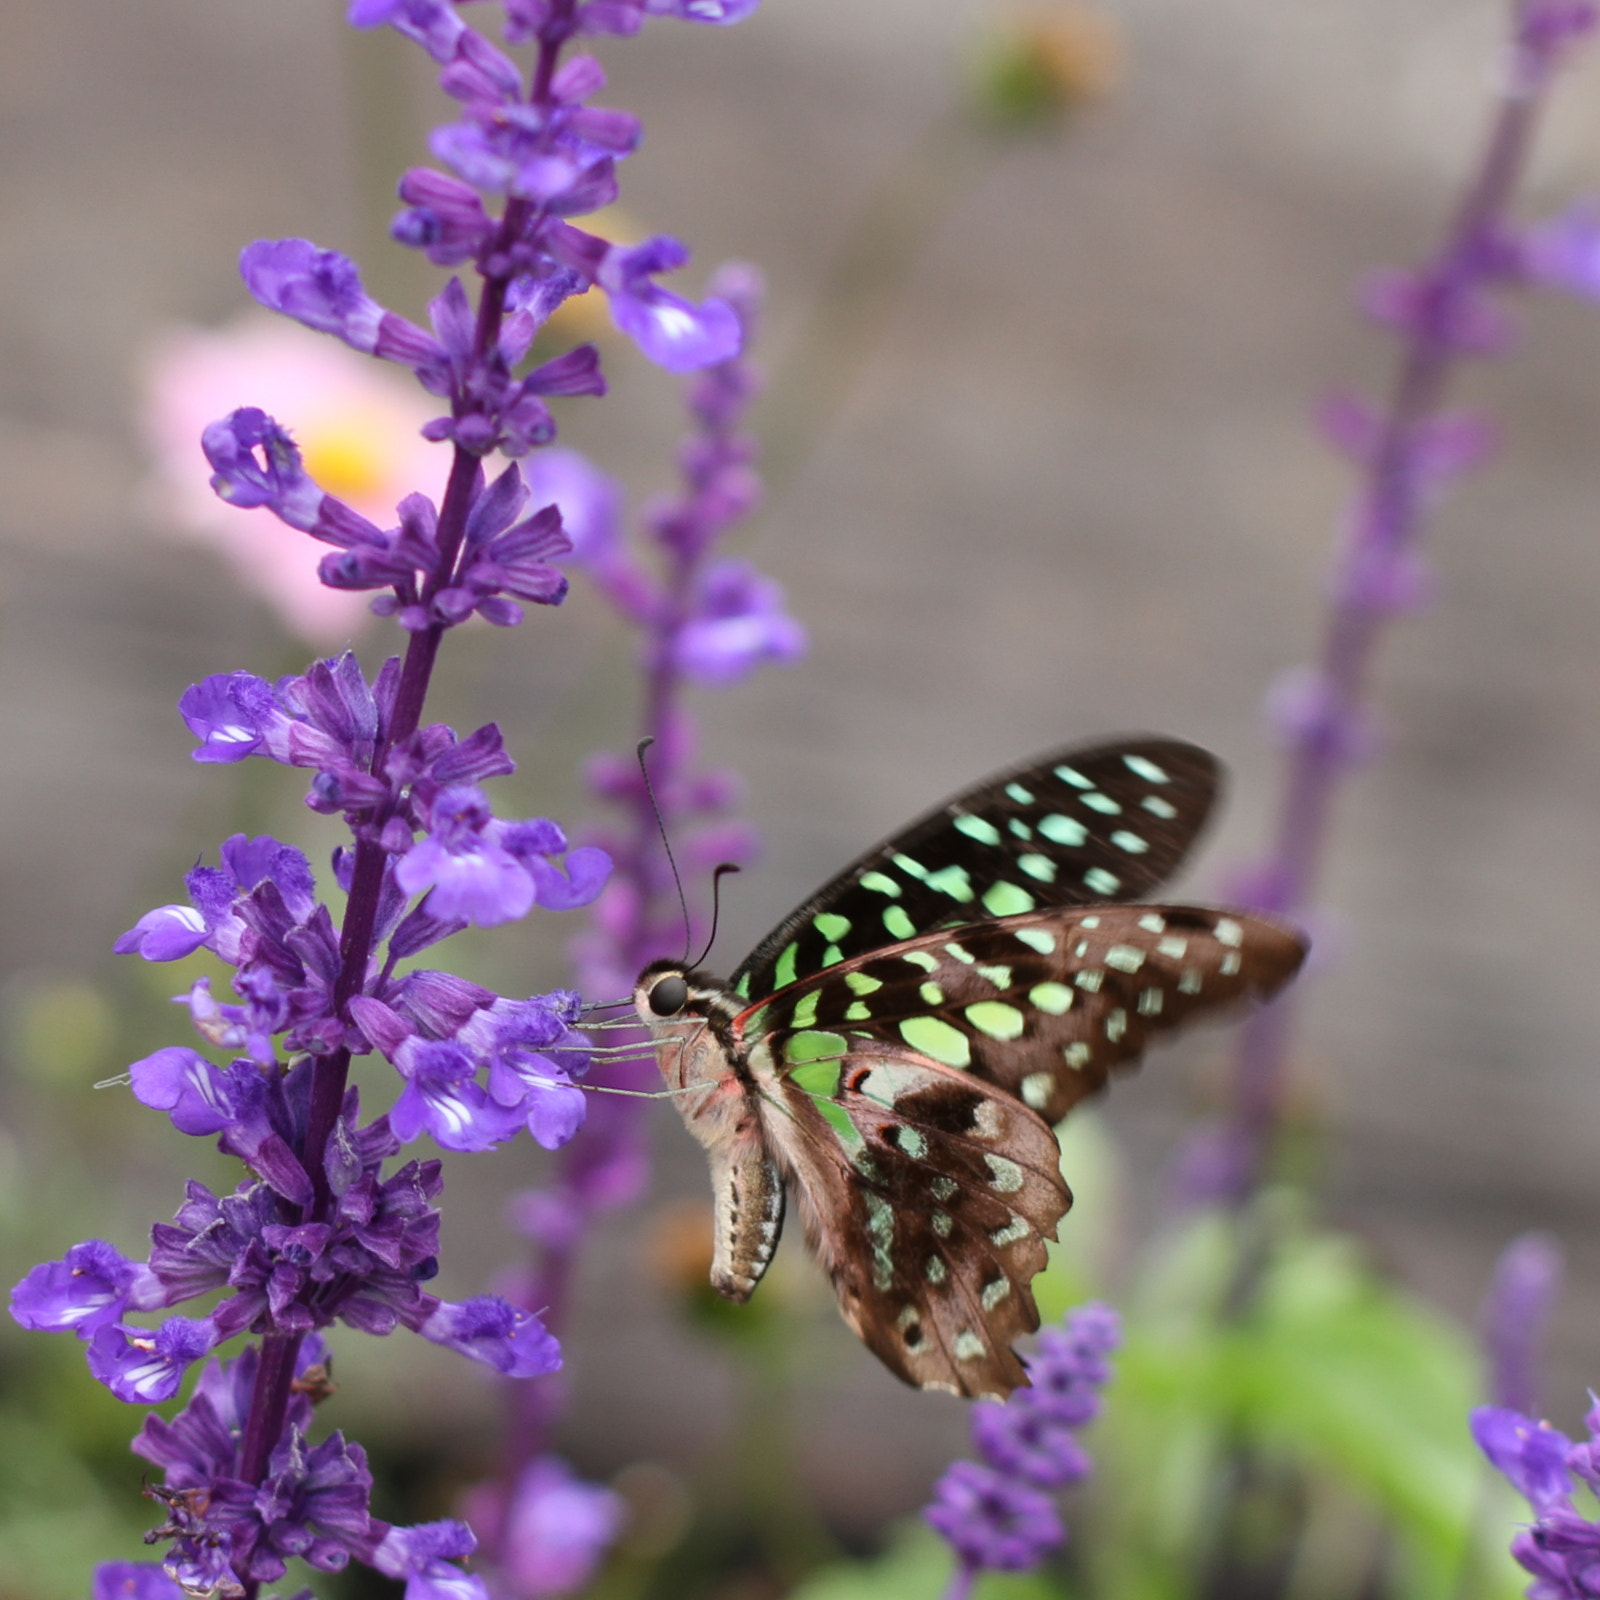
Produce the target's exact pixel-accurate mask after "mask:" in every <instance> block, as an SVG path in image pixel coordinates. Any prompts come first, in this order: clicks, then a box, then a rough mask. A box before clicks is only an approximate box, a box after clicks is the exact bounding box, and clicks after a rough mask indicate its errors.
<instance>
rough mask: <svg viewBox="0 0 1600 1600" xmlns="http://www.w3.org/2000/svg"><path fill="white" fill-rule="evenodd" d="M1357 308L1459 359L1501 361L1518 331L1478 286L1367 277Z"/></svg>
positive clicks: (1395, 273) (1397, 274)
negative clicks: (1449, 351)
mask: <svg viewBox="0 0 1600 1600" xmlns="http://www.w3.org/2000/svg"><path fill="white" fill-rule="evenodd" d="M1361 305H1362V309H1363V310H1365V311H1366V313H1367V315H1368V316H1369V317H1371V318H1372V319H1373V320H1374V321H1375V322H1381V323H1384V324H1386V325H1387V326H1389V327H1391V328H1396V329H1398V330H1399V331H1400V332H1401V333H1403V334H1407V335H1409V336H1411V337H1414V338H1420V339H1426V340H1428V341H1429V342H1431V343H1434V344H1437V345H1440V346H1442V347H1443V348H1444V349H1447V350H1452V351H1455V352H1457V353H1459V354H1461V355H1473V356H1496V355H1501V354H1503V353H1504V352H1505V351H1506V349H1507V348H1508V347H1509V346H1510V344H1511V340H1512V337H1513V335H1514V333H1515V331H1516V324H1515V322H1514V321H1513V320H1512V317H1511V313H1510V312H1508V311H1506V310H1505V309H1504V308H1503V307H1502V306H1500V305H1498V304H1496V303H1495V301H1493V300H1492V299H1490V298H1489V295H1488V293H1487V291H1486V290H1484V289H1483V288H1481V287H1479V286H1478V285H1477V284H1476V283H1459V282H1456V281H1454V280H1441V279H1437V278H1433V277H1429V276H1427V275H1425V274H1419V273H1414V272H1404V271H1400V270H1397V269H1389V270H1387V271H1383V272H1374V273H1372V274H1370V275H1369V276H1368V278H1367V281H1366V282H1365V284H1364V285H1363V286H1362V289H1361Z"/></svg>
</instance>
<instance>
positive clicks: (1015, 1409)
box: [972, 1389, 1093, 1489]
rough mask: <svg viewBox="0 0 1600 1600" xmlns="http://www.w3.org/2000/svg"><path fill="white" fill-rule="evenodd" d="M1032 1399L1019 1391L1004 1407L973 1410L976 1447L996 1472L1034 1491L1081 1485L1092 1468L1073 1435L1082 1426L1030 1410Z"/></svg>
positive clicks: (1042, 1410) (1038, 1408)
mask: <svg viewBox="0 0 1600 1600" xmlns="http://www.w3.org/2000/svg"><path fill="white" fill-rule="evenodd" d="M1030 1394H1031V1391H1030V1390H1027V1389H1019V1390H1018V1391H1017V1393H1016V1394H1015V1395H1014V1396H1013V1397H1012V1398H1011V1399H1010V1400H1008V1401H1007V1402H1006V1403H1005V1404H1004V1405H1001V1404H999V1403H998V1402H996V1401H993V1400H985V1401H982V1402H980V1403H979V1404H978V1405H975V1406H974V1407H973V1408H972V1438H973V1442H974V1443H975V1444H976V1445H977V1447H978V1449H979V1450H980V1451H981V1452H982V1454H983V1456H984V1458H985V1459H986V1460H987V1461H988V1462H989V1464H990V1466H992V1467H993V1468H994V1469H995V1470H996V1471H997V1472H1004V1473H1007V1474H1009V1475H1010V1476H1011V1477H1013V1478H1019V1479H1021V1480H1022V1482H1024V1483H1031V1484H1032V1485H1033V1486H1034V1487H1035V1488H1036V1489H1062V1488H1065V1487H1066V1486H1067V1485H1068V1484H1072V1483H1081V1482H1082V1481H1083V1479H1085V1478H1087V1477H1088V1476H1089V1473H1090V1471H1091V1470H1092V1468H1093V1463H1092V1462H1091V1461H1090V1460H1089V1455H1088V1452H1087V1451H1086V1450H1085V1449H1084V1448H1083V1446H1082V1445H1081V1444H1079V1443H1078V1440H1077V1437H1076V1435H1075V1433H1074V1431H1073V1430H1074V1428H1076V1427H1077V1426H1079V1424H1078V1423H1077V1422H1076V1421H1068V1420H1067V1419H1066V1418H1065V1417H1062V1416H1059V1415H1053V1414H1052V1413H1051V1411H1050V1410H1049V1409H1048V1408H1047V1407H1042V1406H1039V1405H1037V1404H1033V1405H1030V1404H1029V1403H1028V1401H1029V1397H1030ZM1084 1420H1087V1419H1084Z"/></svg>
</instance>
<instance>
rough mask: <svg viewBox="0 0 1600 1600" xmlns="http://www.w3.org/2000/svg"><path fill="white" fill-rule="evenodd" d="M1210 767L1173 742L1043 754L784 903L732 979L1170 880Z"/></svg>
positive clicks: (769, 976) (761, 987)
mask: <svg viewBox="0 0 1600 1600" xmlns="http://www.w3.org/2000/svg"><path fill="white" fill-rule="evenodd" d="M1217 781H1218V774H1217V764H1216V761H1215V760H1214V759H1213V758H1212V757H1211V756H1210V755H1208V754H1207V753H1206V752H1205V751H1204V750H1201V749H1199V748H1198V747H1197V746H1195V745H1192V744H1182V743H1180V742H1178V741H1177V740H1175V739H1126V740H1119V741H1117V742H1116V743H1112V744H1102V745H1095V746H1092V747H1090V748H1088V749H1076V748H1066V749H1061V750H1054V751H1050V752H1049V753H1047V754H1045V755H1042V756H1038V757H1036V758H1035V759H1034V760H1032V761H1028V762H1023V763H1022V764H1020V765H1018V766H1016V767H1013V768H1011V769H1009V770H1007V771H1005V772H1000V773H996V774H995V775H994V776H993V777H992V778H989V779H988V780H987V781H986V782H984V783H981V784H979V785H977V786H976V787H975V788H972V789H968V790H966V791H965V792H964V793H962V794H959V795H955V796H953V797H952V798H951V799H949V800H947V801H945V802H944V804H943V805H940V806H936V807H935V808H934V809H933V810H932V811H929V812H928V813H927V814H926V815H925V816H922V817H919V818H918V819H917V820H916V821H915V822H913V823H911V824H910V825H909V826H908V827H905V828H902V829H901V830H900V831H899V832H898V833H896V834H895V835H894V836H893V837H892V838H890V839H887V840H885V841H884V842H883V843H882V844H880V845H877V846H876V847H875V848H873V849H871V850H869V851H867V853H866V854H865V855H863V856H861V857H860V858H859V859H858V860H857V861H855V862H853V863H852V864H851V865H850V866H848V867H846V868H845V869H844V871H843V872H841V873H839V874H838V876H837V877H835V878H833V879H832V880H830V881H829V882H828V883H827V884H825V885H824V886H823V887H822V888H821V889H819V890H818V891H817V892H816V894H814V895H812V897H811V898H810V899H809V900H807V901H806V903H805V904H804V905H802V906H800V907H799V908H798V909H797V910H795V911H794V912H792V913H791V914H790V915H789V916H788V917H786V918H785V919H784V920H783V922H781V923H780V924H779V925H778V926H777V927H776V928H774V929H773V931H772V932H771V933H770V934H768V935H767V937H766V938H765V939H763V940H762V941H761V943H760V944H758V945H757V946H756V948H755V949H754V951H752V952H751V954H750V956H749V958H748V959H747V960H746V961H745V962H744V963H743V965H741V966H740V968H739V970H738V971H737V972H736V973H735V974H734V976H733V988H734V991H735V993H737V994H740V995H745V996H748V997H751V998H754V997H757V996H760V995H763V994H770V993H772V991H773V990H774V989H779V988H782V987H783V986H784V985H785V984H789V983H793V982H794V981H795V979H796V978H803V977H805V976H806V975H807V974H808V973H812V972H816V971H819V970H820V969H821V968H823V967H827V966H832V965H833V964H834V963H835V962H838V961H841V960H843V959H845V958H846V957H849V956H856V955H863V954H865V953H866V952H867V951H869V950H875V949H878V948H880V947H881V946H883V945H885V944H891V943H894V942H895V941H897V940H901V939H910V938H913V937H915V936H916V935H917V934H919V933H923V932H926V931H927V930H928V929H929V928H934V927H939V926H949V925H954V924H957V923H966V922H974V921H977V920H978V919H980V918H985V917H1002V916H1009V915H1014V914H1016V913H1018V912H1023V911H1031V910H1034V909H1036V908H1038V907H1044V906H1075V905H1092V904H1098V903H1100V902H1103V901H1108V900H1110V901H1120V900H1131V899H1134V898H1135V897H1137V896H1139V895H1142V894H1146V893H1148V892H1149V891H1150V890H1151V889H1153V888H1154V887H1155V886H1156V885H1157V884H1159V883H1161V882H1163V881H1164V880H1165V879H1166V878H1168V877H1170V876H1171V875H1172V873H1173V872H1174V871H1175V870H1176V869H1177V867H1178V865H1179V863H1180V862H1181V861H1182V860H1183V858H1184V856H1185V855H1186V854H1187V853H1188V851H1189V848H1190V846H1191V845H1192V844H1193V843H1194V841H1195V838H1196V836H1197V835H1198V834H1199V832H1200V829H1201V828H1202V827H1203V826H1204V824H1205V820H1206V817H1207V816H1208V815H1209V813H1210V811H1211V806H1212V803H1213V801H1214V800H1215V798H1216V791H1217Z"/></svg>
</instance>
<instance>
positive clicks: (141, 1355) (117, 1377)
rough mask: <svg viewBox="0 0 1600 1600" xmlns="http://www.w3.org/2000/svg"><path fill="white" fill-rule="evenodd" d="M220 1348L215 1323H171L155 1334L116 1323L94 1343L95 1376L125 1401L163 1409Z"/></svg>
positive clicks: (170, 1320) (92, 1367)
mask: <svg viewBox="0 0 1600 1600" xmlns="http://www.w3.org/2000/svg"><path fill="white" fill-rule="evenodd" d="M216 1342H217V1329H216V1325H215V1324H214V1323H213V1322H212V1321H211V1319H210V1318H209V1317H208V1318H204V1319H202V1320H200V1321H196V1320H194V1319H193V1318H191V1317H168V1318H167V1320H166V1321H165V1322H163V1323H162V1324H161V1326H160V1327H159V1328H157V1329H155V1330H154V1331H153V1332H152V1331H151V1330H150V1329H148V1328H132V1327H129V1326H128V1325H127V1324H126V1323H122V1322H119V1323H112V1324H108V1325H107V1326H105V1327H102V1328H100V1329H98V1330H97V1331H96V1333H95V1335H94V1337H93V1338H92V1339H91V1340H90V1341H89V1370H90V1372H92V1373H93V1374H94V1375H95V1377H96V1378H98V1379H99V1380H100V1382H101V1383H103V1384H104V1385H105V1386H106V1387H107V1388H108V1389H109V1390H110V1391H111V1392H112V1394H114V1395H115V1396H116V1397H117V1398H118V1399H119V1400H126V1401H127V1402H128V1403H129V1404H130V1405H159V1404H160V1403H161V1402H162V1401H163V1400H170V1399H171V1398H172V1397H173V1395H175V1394H176V1393H177V1392H178V1389H179V1387H180V1386H181V1385H182V1383H183V1376H184V1373H185V1372H186V1371H187V1370H188V1369H189V1368H190V1367H191V1366H192V1365H193V1364H194V1363H195V1362H196V1361H198V1360H199V1359H200V1357H201V1356H203V1355H205V1353H206V1352H207V1351H208V1350H210V1349H211V1347H212V1346H213V1345H214V1344H215V1343H216Z"/></svg>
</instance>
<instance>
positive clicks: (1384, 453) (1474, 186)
mask: <svg viewBox="0 0 1600 1600" xmlns="http://www.w3.org/2000/svg"><path fill="white" fill-rule="evenodd" d="M1534 3H1536V0H1534ZM1532 9H1533V5H1532V4H1529V5H1527V6H1519V7H1518V9H1517V18H1516V20H1517V24H1518V26H1519V28H1520V27H1521V26H1522V25H1523V24H1524V22H1525V21H1526V18H1527V15H1528V14H1529V13H1530V12H1531V10H1532ZM1555 55H1556V52H1555V51H1554V50H1553V49H1546V50H1545V51H1544V52H1543V53H1541V52H1540V51H1539V50H1538V49H1537V48H1536V47H1535V46H1534V45H1531V44H1528V43H1526V42H1523V43H1522V44H1521V45H1520V48H1519V50H1518V52H1517V55H1516V58H1515V61H1514V64H1513V68H1512V71H1511V72H1510V74H1509V76H1508V82H1507V84H1506V87H1505V88H1504V90H1503V91H1502V94H1501V98H1500V102H1499V105H1498V107H1497V110H1496V113H1495V117H1494V121H1493V124H1492V126H1491V130H1490V135H1489V139H1488V144H1487V147H1486V149H1485V153H1484V157H1483V160H1482V162H1481V163H1480V165H1479V168H1478V171H1477V174H1476V176H1475V178H1474V179H1473V181H1472V183H1471V185H1470V186H1469V188H1468V190H1467V193H1466V195H1465V197H1464V198H1463V200H1462V202H1461V204H1460V206H1459V207H1458V209H1457V212H1456V216H1455V220H1454V222H1453V224H1452V226H1451V228H1450V230H1449V232H1448V234H1447V235H1446V239H1445V242H1444V244H1443V246H1442V248H1441V249H1440V251H1439V253H1438V255H1437V256H1436V257H1435V259H1434V261H1433V263H1432V264H1431V265H1430V266H1429V267H1427V268H1426V269H1425V270H1424V271H1423V272H1422V273H1421V274H1420V275H1419V278H1418V280H1417V281H1418V291H1419V300H1420V301H1421V302H1422V303H1423V304H1424V306H1425V310H1424V311H1423V312H1422V313H1421V314H1420V315H1419V316H1418V317H1417V318H1416V319H1415V321H1414V323H1413V325H1412V327H1411V328H1410V330H1409V332H1408V334H1407V346H1406V349H1405V353H1404V357H1403V360H1402V362H1401V366H1400V371H1399V374H1398V376H1397V378H1396V380H1395V384H1394V388H1393V391H1392V396H1391V399H1390V402H1389V406H1388V410H1387V412H1386V414H1385V416H1384V418H1383V421H1382V424H1381V427H1380V429H1379V432H1378V436H1377V440H1376V442H1375V445H1374V447H1373V449H1372V451H1371V453H1370V459H1369V462H1368V465H1367V467H1366V474H1365V482H1364V484H1363V487H1362V489H1361V491H1360V492H1359V494H1358V496H1357V499H1356V504H1355V512H1356V517H1355V521H1354V526H1356V527H1357V528H1358V529H1359V530H1360V533H1359V535H1358V537H1357V538H1356V539H1355V540H1353V541H1352V546H1353V547H1352V552H1351V558H1350V570H1349V571H1347V572H1345V573H1342V574H1340V581H1339V582H1338V584H1337V592H1336V595H1335V599H1334V602H1333V606H1332V609H1331V611H1330V613H1329V617H1328V621H1327V625H1326V629H1325V632H1324V635H1323V642H1322V649H1321V652H1320V655H1319V658H1318V664H1317V668H1316V675H1315V679H1314V682H1315V684H1316V693H1317V696H1318V708H1317V714H1316V715H1315V717H1313V718H1308V719H1307V721H1306V724H1305V725H1304V726H1303V727H1302V728H1299V729H1297V730H1296V731H1295V733H1294V735H1293V738H1292V743H1291V748H1290V754H1289V768H1288V776H1287V780H1286V782H1285V786H1284V791H1283V802H1282V807H1281V810H1280V812H1279V819H1278V825H1277V833H1276V839H1275V842H1274V846H1273V849H1272V852H1271V854H1270V856H1269V857H1268V859H1267V862H1266V864H1265V866H1264V868H1263V869H1262V871H1261V874H1260V877H1259V880H1258V882H1259V885H1260V888H1259V890H1258V892H1257V893H1256V894H1255V896H1254V897H1253V900H1254V904H1255V905H1257V906H1258V907H1259V908H1260V909H1262V910H1266V911H1271V912H1276V913H1279V914H1282V915H1285V916H1289V917H1295V916H1298V915H1300V914H1302V913H1303V912H1304V910H1305V909H1306V907H1307V906H1308V904H1309V903H1310V898H1311V893H1312V890H1313V886H1314V884H1315V882H1316V878H1317V874H1318V871H1319V869H1320V867H1321V863H1322V858H1323V855H1324V852H1325V849H1326V846H1327V840H1328V834H1329V830H1330V826H1331V818H1332V811H1333V802H1334V798H1335V795H1336V793H1337V791H1338V789H1339V787H1340V784H1341V781H1342V779H1343V778H1344V776H1345V773H1346V772H1347V771H1348V769H1349V768H1350V766H1351V761H1352V750H1351V746H1352V744H1353V742H1354V738H1355V736H1356V734H1357V732H1358V729H1359V727H1360V723H1361V720H1362V708H1363V705H1364V703H1365V701H1366V698H1367V695H1368V692H1369V685H1370V677H1371V669H1372V662H1373V657H1374V654H1375V652H1376V649H1377V645H1378V642H1379V640H1380V639H1381V637H1382V636H1383V632H1384V625H1385V623H1386V622H1387V620H1388V614H1389V608H1388V607H1386V606H1384V605H1381V604H1379V603H1376V602H1375V601H1374V600H1373V599H1372V598H1371V596H1370V595H1369V594H1367V593H1364V592H1363V589H1362V585H1361V583H1360V581H1359V573H1358V571H1357V570H1356V569H1357V567H1358V565H1359V564H1361V563H1371V562H1373V561H1374V559H1375V558H1376V559H1377V560H1378V561H1380V562H1384V563H1388V564H1392V563H1394V562H1395V561H1396V560H1400V559H1404V558H1405V557H1406V556H1408V555H1409V554H1410V553H1411V552H1412V551H1413V550H1414V549H1415V547H1416V546H1417V544H1418V543H1419V542H1420V539H1421V535H1422V532H1423V528H1424V511H1425V508H1426V497H1425V495H1424V493H1423V492H1422V491H1423V490H1424V488H1425V484H1424V481H1423V474H1422V469H1421V462H1420V460H1419V450H1420V441H1421V439H1422V436H1423V432H1424V428H1423V424H1424V423H1425V421H1426V419H1427V418H1428V417H1429V416H1430V415H1432V414H1433V413H1434V412H1436V411H1437V410H1438V409H1439V406H1440V403H1441V401H1442V399H1443V397H1444V394H1445V390H1446V387H1447V385H1448V383H1449V380H1450V378H1451V377H1452V375H1453V373H1454V369H1455V367H1456V365H1457V363H1458V362H1459V361H1460V359H1461V357H1462V354H1463V351H1462V349H1461V347H1460V344H1459V342H1458V341H1457V340H1454V339H1452V337H1451V335H1450V330H1451V328H1452V326H1453V325H1454V324H1455V323H1456V322H1457V320H1458V318H1459V316H1460V314H1461V313H1462V312H1463V310H1464V308H1466V307H1467V306H1468V304H1469V302H1470V301H1471V300H1472V299H1473V298H1474V297H1475V296H1477V295H1479V294H1480V293H1481V292H1482V290H1483V289H1484V287H1485V286H1486V285H1487V284H1489V283H1491V282H1493V281H1495V280H1496V279H1497V278H1500V277H1502V276H1503V275H1504V262H1503V251H1502V249H1501V248H1500V242H1501V240H1502V239H1503V237H1504V230H1505V220H1506V214H1507V211H1508V208H1509V206H1510V203H1511V200H1512V197H1513V194H1514V192H1515V189H1516V186H1517V183H1518V181H1519V179H1520V178H1521V176H1522V172H1523V169H1524V166H1525V164H1526V160H1527V154H1528V148H1529V143H1530V140H1531V138H1532V135H1533V131H1534V127H1535V124H1536V122H1537V119H1538V115H1539V112H1540V111H1541V110H1542V107H1543V96H1544V91H1545V89H1546V88H1547V87H1548V85H1549V82H1550V78H1551V75H1552V70H1553V68H1554V66H1555V64H1556V63H1555ZM1291 1022H1292V1010H1291V1006H1290V1004H1289V1003H1287V1002H1285V1001H1282V1000H1280V1001H1279V1002H1278V1003H1277V1004H1276V1005H1273V1006H1270V1007H1268V1008H1267V1009H1265V1010H1263V1011H1260V1012H1257V1013H1256V1014H1255V1016H1253V1017H1252V1018H1250V1020H1249V1021H1248V1022H1247V1023H1246V1024H1245V1026H1244V1029H1243V1033H1242V1039H1241V1043H1240V1050H1239V1056H1238V1062H1237V1066H1236V1075H1235V1094H1234V1107H1233V1112H1232V1117H1233V1126H1232V1129H1231V1130H1230V1139H1229V1143H1230V1144H1231V1146H1232V1150H1231V1161H1230V1165H1231V1166H1232V1168H1233V1171H1232V1173H1231V1175H1230V1179H1229V1187H1230V1189H1231V1191H1232V1192H1231V1193H1230V1195H1229V1196H1228V1197H1229V1198H1231V1199H1233V1200H1234V1201H1236V1202H1237V1201H1241V1200H1243V1199H1245V1198H1247V1197H1248V1196H1249V1194H1251V1193H1252V1192H1253V1191H1254V1189H1255V1187H1256V1184H1257V1183H1258V1182H1259V1179H1260V1174H1261V1168H1262V1165H1263V1162H1264V1161H1265V1159H1266V1155H1267V1152H1268V1148H1269V1146H1270V1144H1271V1141H1272V1136H1273V1133H1274V1130H1275V1129H1276V1128H1277V1126H1278V1123H1279V1120H1280V1117H1281V1112H1282V1100H1283V1091H1284V1062H1285V1058H1286V1055H1287V1047H1288V1041H1289V1036H1290V1031H1291Z"/></svg>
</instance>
